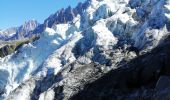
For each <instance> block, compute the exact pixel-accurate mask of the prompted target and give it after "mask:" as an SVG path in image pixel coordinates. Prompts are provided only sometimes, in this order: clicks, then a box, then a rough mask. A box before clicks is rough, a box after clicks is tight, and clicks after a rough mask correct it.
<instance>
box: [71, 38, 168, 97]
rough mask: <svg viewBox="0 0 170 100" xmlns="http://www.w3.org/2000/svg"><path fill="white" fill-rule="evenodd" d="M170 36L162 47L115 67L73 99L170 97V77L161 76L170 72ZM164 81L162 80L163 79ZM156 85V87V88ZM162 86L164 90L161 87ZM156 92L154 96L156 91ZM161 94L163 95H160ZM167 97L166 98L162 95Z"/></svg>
mask: <svg viewBox="0 0 170 100" xmlns="http://www.w3.org/2000/svg"><path fill="white" fill-rule="evenodd" d="M169 61H170V38H168V39H166V40H165V42H164V43H162V44H161V46H158V47H156V48H155V49H153V50H152V51H151V52H150V53H147V54H145V55H142V56H139V57H138V58H136V59H134V60H132V61H130V62H129V63H128V64H127V65H126V66H128V67H127V68H125V66H121V67H120V68H118V69H115V70H112V71H110V72H109V73H107V74H105V75H104V76H102V77H101V78H99V79H98V80H96V81H94V82H92V83H89V84H86V85H85V86H84V89H83V90H82V91H79V93H77V94H76V95H74V96H73V97H72V98H71V99H72V100H88V99H92V100H103V99H106V100H113V99H114V100H119V99H127V100H132V99H142V98H143V99H156V100H160V98H166V100H168V99H170V98H169V96H168V95H169V94H168V93H169V91H170V90H169V87H168V86H167V85H165V86H163V87H164V90H165V89H166V91H162V90H161V89H162V88H161V87H162V85H161V84H168V83H166V82H169V81H168V80H169V78H167V77H165V78H166V80H165V78H163V79H164V80H163V79H162V78H160V80H159V82H158V84H157V86H156V83H157V81H158V79H159V77H160V76H162V75H167V76H169V75H170V67H169V65H170V62H169ZM161 80H163V81H161ZM155 86H156V89H155ZM160 88H161V89H160ZM154 91H156V95H155V96H153V95H154V94H155V92H154ZM159 93H162V94H159ZM163 96H165V97H163Z"/></svg>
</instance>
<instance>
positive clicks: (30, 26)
mask: <svg viewBox="0 0 170 100" xmlns="http://www.w3.org/2000/svg"><path fill="white" fill-rule="evenodd" d="M38 25H39V23H38V22H37V21H35V20H30V21H28V22H25V23H24V24H23V25H21V26H19V27H13V28H8V29H6V30H1V31H0V40H3V41H10V40H22V39H25V38H29V37H33V36H35V35H34V34H32V31H33V30H34V29H35V28H36V27H38Z"/></svg>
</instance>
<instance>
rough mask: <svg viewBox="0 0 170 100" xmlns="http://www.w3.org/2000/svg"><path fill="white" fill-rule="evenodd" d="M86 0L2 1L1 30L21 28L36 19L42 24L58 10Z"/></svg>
mask: <svg viewBox="0 0 170 100" xmlns="http://www.w3.org/2000/svg"><path fill="white" fill-rule="evenodd" d="M80 1H82V2H83V1H85V0H0V29H6V28H9V27H12V26H20V25H21V24H23V23H24V22H25V21H28V20H31V19H35V20H37V21H38V22H40V23H42V22H43V21H44V19H46V18H47V17H48V16H49V15H51V14H53V13H55V12H56V11H57V10H58V9H60V8H62V7H64V8H66V7H67V6H69V5H71V6H72V7H75V6H76V5H77V3H78V2H80Z"/></svg>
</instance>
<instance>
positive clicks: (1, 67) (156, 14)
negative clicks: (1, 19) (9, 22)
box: [0, 0, 170, 100]
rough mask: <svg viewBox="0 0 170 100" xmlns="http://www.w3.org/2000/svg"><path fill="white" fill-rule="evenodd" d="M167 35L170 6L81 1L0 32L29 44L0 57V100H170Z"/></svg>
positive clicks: (165, 2) (143, 0) (162, 0)
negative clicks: (39, 19)
mask: <svg viewBox="0 0 170 100" xmlns="http://www.w3.org/2000/svg"><path fill="white" fill-rule="evenodd" d="M16 30H17V31H16ZM16 32H18V33H17V36H16V35H15V39H13V38H11V37H13V35H11V34H12V33H16ZM169 32H170V0H86V1H85V2H84V3H79V4H78V5H77V6H76V7H75V8H72V7H68V8H66V9H64V8H63V9H61V10H59V11H57V12H56V13H54V14H52V15H51V16H49V17H48V18H47V19H46V20H45V21H44V23H42V24H38V23H37V22H34V21H31V22H28V23H25V24H24V25H22V26H21V27H19V28H11V29H9V30H6V31H3V30H1V31H0V35H2V36H1V37H3V38H4V36H5V38H4V39H8V41H12V42H13V40H15V41H17V40H20V38H25V37H26V38H28V40H27V41H26V42H25V41H22V42H19V43H21V44H22V45H19V46H18V45H15V46H14V47H15V48H17V49H15V48H13V46H12V47H11V45H9V43H10V42H8V43H7V44H6V45H5V46H2V47H1V49H0V50H1V52H2V55H3V56H1V58H0V99H2V100H170V85H169V84H170V35H169ZM8 33H10V34H8ZM33 36H37V37H38V38H36V39H34V40H33V41H30V40H29V39H31V38H33ZM6 37H7V38H6ZM2 43H4V42H2ZM5 43H6V42H5ZM15 43H16V44H18V41H17V42H15ZM10 44H11V43H10ZM10 48H12V52H10V53H8V52H7V53H6V51H8V50H11V49H10ZM13 49H14V50H13ZM4 53H5V54H4Z"/></svg>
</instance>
